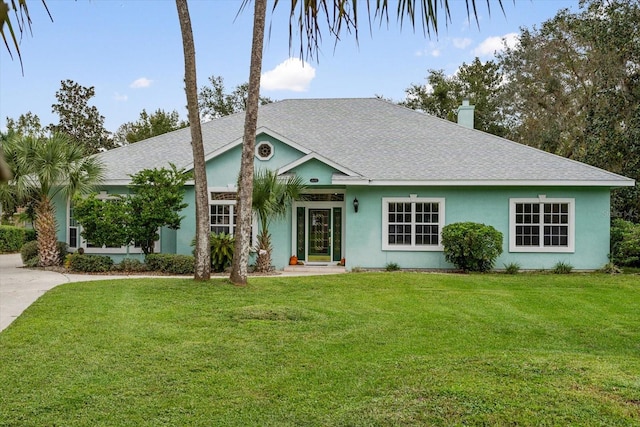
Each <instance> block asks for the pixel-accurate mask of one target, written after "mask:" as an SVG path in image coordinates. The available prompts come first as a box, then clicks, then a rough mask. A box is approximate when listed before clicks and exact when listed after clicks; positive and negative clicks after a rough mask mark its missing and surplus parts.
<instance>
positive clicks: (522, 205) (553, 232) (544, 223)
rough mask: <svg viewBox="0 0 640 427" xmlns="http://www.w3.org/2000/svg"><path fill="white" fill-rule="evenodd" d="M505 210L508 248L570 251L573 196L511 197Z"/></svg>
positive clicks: (572, 237)
mask: <svg viewBox="0 0 640 427" xmlns="http://www.w3.org/2000/svg"><path fill="white" fill-rule="evenodd" d="M509 211H510V212H509V231H510V236H509V251H511V252H573V251H574V216H575V215H574V199H547V198H546V197H544V196H540V197H538V198H537V199H511V201H510V208H509Z"/></svg>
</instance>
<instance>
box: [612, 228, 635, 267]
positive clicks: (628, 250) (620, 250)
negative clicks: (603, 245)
mask: <svg viewBox="0 0 640 427" xmlns="http://www.w3.org/2000/svg"><path fill="white" fill-rule="evenodd" d="M611 261H612V262H614V263H615V264H618V265H623V266H627V267H640V224H634V223H632V222H630V221H625V220H622V219H615V220H613V223H612V224H611Z"/></svg>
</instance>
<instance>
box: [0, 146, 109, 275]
mask: <svg viewBox="0 0 640 427" xmlns="http://www.w3.org/2000/svg"><path fill="white" fill-rule="evenodd" d="M2 148H3V151H4V156H5V159H6V160H7V164H9V165H10V167H11V169H12V171H11V172H12V174H13V178H12V180H11V181H9V182H8V183H3V184H0V187H2V190H0V194H2V195H3V197H12V198H13V199H14V201H16V202H18V203H21V204H27V203H29V202H32V203H33V204H34V205H35V221H34V228H35V229H36V232H37V233H38V234H37V236H38V253H39V256H40V266H43V267H47V266H51V265H55V264H57V263H58V260H59V254H58V248H57V245H56V242H57V238H56V230H57V224H56V218H55V208H54V205H53V198H54V197H55V196H56V195H62V196H63V197H73V196H74V195H76V194H87V193H89V192H90V191H92V190H93V189H94V187H95V185H96V184H99V183H100V181H101V180H102V176H103V171H104V169H103V166H102V164H101V163H100V161H99V160H98V159H97V158H96V157H95V156H90V157H87V156H86V152H85V149H84V147H83V146H82V145H80V144H78V143H76V142H73V141H71V140H70V139H69V137H67V136H66V135H62V134H54V135H53V136H51V137H49V138H35V137H32V136H22V135H14V136H13V137H11V138H9V139H8V140H7V141H5V142H3V147H2Z"/></svg>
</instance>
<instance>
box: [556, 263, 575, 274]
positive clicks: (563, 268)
mask: <svg viewBox="0 0 640 427" xmlns="http://www.w3.org/2000/svg"><path fill="white" fill-rule="evenodd" d="M571 270H573V266H572V265H571V264H569V263H568V262H563V261H558V262H557V263H556V265H555V266H553V270H551V271H552V272H553V273H554V274H569V273H571Z"/></svg>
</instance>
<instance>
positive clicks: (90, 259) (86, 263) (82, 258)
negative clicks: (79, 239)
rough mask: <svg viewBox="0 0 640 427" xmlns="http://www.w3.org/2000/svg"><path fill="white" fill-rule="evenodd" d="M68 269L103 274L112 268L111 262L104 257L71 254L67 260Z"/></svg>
mask: <svg viewBox="0 0 640 427" xmlns="http://www.w3.org/2000/svg"><path fill="white" fill-rule="evenodd" d="M68 262H69V268H70V269H71V270H73V271H81V272H83V273H104V272H106V271H110V270H111V267H113V260H112V259H111V258H110V257H108V256H105V255H87V254H78V253H76V254H73V256H71V257H70V258H69V259H68Z"/></svg>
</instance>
